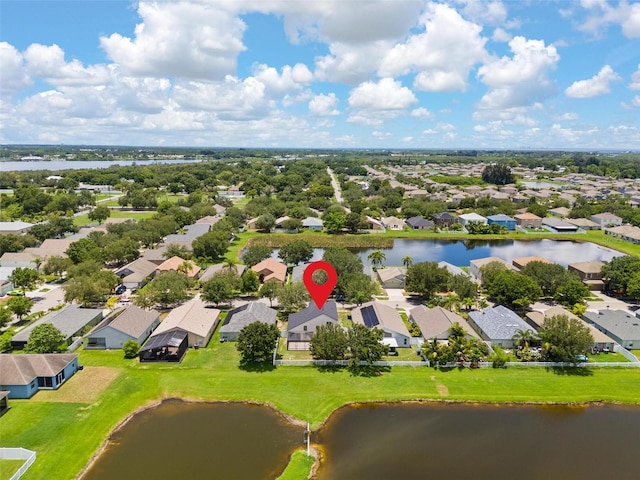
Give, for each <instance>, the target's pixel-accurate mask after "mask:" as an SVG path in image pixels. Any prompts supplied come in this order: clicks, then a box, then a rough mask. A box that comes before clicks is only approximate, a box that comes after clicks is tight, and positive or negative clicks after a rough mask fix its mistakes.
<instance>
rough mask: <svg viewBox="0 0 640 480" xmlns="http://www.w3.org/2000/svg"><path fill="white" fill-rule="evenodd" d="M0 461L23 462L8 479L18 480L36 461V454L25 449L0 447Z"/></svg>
mask: <svg viewBox="0 0 640 480" xmlns="http://www.w3.org/2000/svg"><path fill="white" fill-rule="evenodd" d="M0 460H25V462H24V463H23V464H22V465H21V466H20V468H19V469H18V471H16V473H14V474H13V475H12V476H11V477H10V480H18V479H19V478H21V477H22V475H24V474H25V472H26V471H27V470H28V469H29V467H30V466H31V465H33V462H35V461H36V452H34V451H33V450H27V449H26V448H7V447H0Z"/></svg>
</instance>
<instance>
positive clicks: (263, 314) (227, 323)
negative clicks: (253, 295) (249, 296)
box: [220, 302, 277, 333]
mask: <svg viewBox="0 0 640 480" xmlns="http://www.w3.org/2000/svg"><path fill="white" fill-rule="evenodd" d="M276 313H277V312H276V311H275V310H274V309H273V308H269V307H268V306H266V305H265V304H264V303H261V302H249V303H247V304H246V305H242V306H241V307H238V308H234V309H233V310H231V311H230V312H229V313H228V314H227V318H225V320H224V323H223V324H222V327H220V332H224V333H229V332H239V331H240V330H242V329H243V328H244V327H246V326H247V325H249V324H250V323H254V322H262V323H268V324H270V325H275V323H276Z"/></svg>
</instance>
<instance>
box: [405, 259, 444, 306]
mask: <svg viewBox="0 0 640 480" xmlns="http://www.w3.org/2000/svg"><path fill="white" fill-rule="evenodd" d="M450 277H451V274H450V273H449V271H448V270H447V269H446V268H444V267H439V266H438V264H437V263H436V262H419V263H414V264H413V265H411V266H410V267H409V268H407V277H406V280H405V290H407V291H408V292H414V293H417V294H419V295H421V296H423V297H426V298H429V297H431V296H432V295H433V294H434V293H436V292H439V291H444V290H446V289H447V285H448V283H449V279H450Z"/></svg>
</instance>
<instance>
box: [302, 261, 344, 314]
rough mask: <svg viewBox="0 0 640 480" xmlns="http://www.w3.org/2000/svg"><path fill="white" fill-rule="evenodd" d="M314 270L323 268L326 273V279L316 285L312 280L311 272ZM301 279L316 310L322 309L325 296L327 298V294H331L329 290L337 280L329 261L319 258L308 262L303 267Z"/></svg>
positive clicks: (334, 270) (325, 299)
mask: <svg viewBox="0 0 640 480" xmlns="http://www.w3.org/2000/svg"><path fill="white" fill-rule="evenodd" d="M316 270H323V271H324V272H325V273H326V274H327V281H326V282H324V283H323V284H322V285H318V284H317V283H315V282H314V281H313V274H314V273H315V272H316ZM302 281H303V282H304V286H305V287H307V291H308V292H309V295H311V298H312V299H313V301H314V303H315V304H316V307H318V310H322V307H323V306H324V304H325V302H326V301H327V298H329V295H331V292H332V291H333V289H334V287H335V286H336V283H337V282H338V274H337V273H336V269H335V268H333V265H331V264H330V263H329V262H325V261H324V260H319V261H317V262H313V263H311V264H309V266H308V267H307V268H305V269H304V273H303V274H302Z"/></svg>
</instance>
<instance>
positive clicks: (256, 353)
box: [236, 322, 280, 363]
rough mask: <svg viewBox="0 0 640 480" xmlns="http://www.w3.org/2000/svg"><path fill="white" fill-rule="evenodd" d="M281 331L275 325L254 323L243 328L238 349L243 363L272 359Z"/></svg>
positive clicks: (239, 336)
mask: <svg viewBox="0 0 640 480" xmlns="http://www.w3.org/2000/svg"><path fill="white" fill-rule="evenodd" d="M278 338H280V331H279V330H278V327H276V326H275V325H270V324H267V323H262V322H253V323H250V324H249V325H247V326H246V327H243V328H242V330H240V334H239V335H238V341H237V343H236V348H237V349H238V352H239V353H240V357H241V360H240V362H241V363H248V362H263V361H268V360H270V359H271V355H272V354H273V351H274V350H275V348H276V345H277V342H278Z"/></svg>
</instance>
